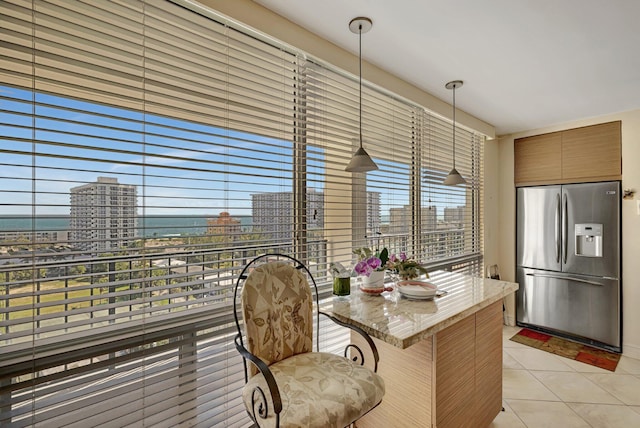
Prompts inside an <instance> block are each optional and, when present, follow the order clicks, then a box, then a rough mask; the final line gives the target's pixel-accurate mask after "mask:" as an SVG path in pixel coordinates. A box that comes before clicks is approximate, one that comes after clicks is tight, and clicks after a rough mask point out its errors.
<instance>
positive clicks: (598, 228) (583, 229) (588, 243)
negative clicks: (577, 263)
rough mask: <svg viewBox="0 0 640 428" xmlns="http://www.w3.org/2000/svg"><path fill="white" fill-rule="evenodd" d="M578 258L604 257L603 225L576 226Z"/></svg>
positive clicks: (583, 224)
mask: <svg viewBox="0 0 640 428" xmlns="http://www.w3.org/2000/svg"><path fill="white" fill-rule="evenodd" d="M575 231H576V256H583V257H602V224H598V223H581V224H576V229H575Z"/></svg>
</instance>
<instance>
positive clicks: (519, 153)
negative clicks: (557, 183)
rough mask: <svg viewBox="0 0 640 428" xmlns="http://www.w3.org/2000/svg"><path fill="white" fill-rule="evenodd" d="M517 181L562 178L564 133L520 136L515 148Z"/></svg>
mask: <svg viewBox="0 0 640 428" xmlns="http://www.w3.org/2000/svg"><path fill="white" fill-rule="evenodd" d="M514 169H515V171H514V172H515V181H516V184H518V183H531V182H539V181H541V180H560V179H561V178H562V135H561V134H560V133H559V132H554V133H552V134H543V135H535V136H533V137H526V138H519V139H517V140H516V141H515V148H514Z"/></svg>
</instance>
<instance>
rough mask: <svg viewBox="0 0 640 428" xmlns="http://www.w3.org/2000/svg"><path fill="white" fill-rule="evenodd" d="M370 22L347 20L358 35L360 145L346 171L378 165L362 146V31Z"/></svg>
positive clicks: (364, 169)
mask: <svg viewBox="0 0 640 428" xmlns="http://www.w3.org/2000/svg"><path fill="white" fill-rule="evenodd" d="M371 26H372V22H371V20H370V19H369V18H364V17H359V18H354V19H352V20H351V22H349V29H350V30H351V32H352V33H356V34H358V37H359V54H358V59H359V61H360V62H359V64H360V139H359V141H360V147H359V148H358V150H356V152H355V153H354V154H353V157H352V158H351V161H350V162H349V164H348V165H347V167H346V168H345V169H344V170H345V171H347V172H367V171H375V170H376V169H378V165H376V163H375V162H374V161H373V160H372V159H371V156H369V153H367V152H366V151H365V149H363V148H362V33H366V32H367V31H369V30H370V29H371Z"/></svg>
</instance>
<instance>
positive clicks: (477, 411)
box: [351, 301, 502, 428]
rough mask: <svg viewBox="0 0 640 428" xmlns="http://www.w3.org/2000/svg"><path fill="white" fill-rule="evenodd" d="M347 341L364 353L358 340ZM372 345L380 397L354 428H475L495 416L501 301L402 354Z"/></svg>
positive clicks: (498, 401)
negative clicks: (382, 385) (380, 383)
mask: <svg viewBox="0 0 640 428" xmlns="http://www.w3.org/2000/svg"><path fill="white" fill-rule="evenodd" d="M351 340H352V342H353V343H354V344H356V345H357V346H359V347H360V348H361V349H368V345H366V343H365V342H364V341H363V340H362V339H361V338H360V336H359V335H357V334H352V337H351ZM373 340H374V343H375V344H376V346H377V347H378V352H379V353H380V364H379V366H378V373H379V374H380V375H381V376H382V378H383V379H384V381H385V387H386V392H385V396H384V398H383V400H382V403H381V404H380V405H379V406H378V407H376V408H375V409H373V410H372V411H371V412H369V414H367V415H365V416H364V417H363V418H362V419H360V420H359V421H358V422H357V423H356V427H357V428H379V427H403V428H404V427H416V428H431V427H436V428H464V427H468V428H479V427H487V426H489V425H490V424H491V422H492V421H493V419H494V418H495V417H496V415H497V414H498V413H499V412H500V410H501V408H502V301H498V302H495V303H493V304H491V305H490V306H488V307H486V308H484V309H481V310H480V311H478V312H477V313H475V314H473V315H470V316H468V317H467V318H464V319H462V320H460V321H458V322H456V323H455V324H453V325H451V326H449V327H447V328H446V329H444V330H442V331H440V332H438V333H436V335H435V336H432V337H429V338H427V339H424V340H422V341H420V342H419V343H417V344H415V345H413V346H410V347H409V348H406V349H401V348H397V347H395V346H393V345H390V344H388V343H386V342H383V341H381V340H379V339H375V338H373ZM365 361H369V362H370V361H371V356H370V355H367V354H365ZM367 366H370V365H369V364H367Z"/></svg>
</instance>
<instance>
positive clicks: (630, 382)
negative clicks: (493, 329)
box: [491, 326, 640, 428]
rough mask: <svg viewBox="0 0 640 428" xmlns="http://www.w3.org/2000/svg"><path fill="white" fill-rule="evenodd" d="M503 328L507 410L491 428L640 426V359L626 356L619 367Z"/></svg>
mask: <svg viewBox="0 0 640 428" xmlns="http://www.w3.org/2000/svg"><path fill="white" fill-rule="evenodd" d="M519 330H520V328H519V327H506V326H505V327H504V329H503V345H504V348H503V355H504V360H503V361H504V364H503V380H502V388H503V393H502V398H503V403H504V408H505V411H504V412H501V413H500V414H499V415H498V416H497V417H496V419H495V420H494V421H493V423H492V424H491V428H524V427H527V428H554V427H559V428H574V427H576V428H582V427H585V428H633V427H640V360H636V359H633V358H629V357H626V356H624V355H623V356H622V358H621V359H620V363H618V367H617V368H616V371H615V373H614V372H610V371H608V370H603V369H599V368H597V367H593V366H590V365H588V364H583V363H580V362H577V361H573V360H569V359H567V358H563V357H559V356H557V355H553V354H549V353H547V352H544V351H539V350H537V349H533V348H530V347H528V346H525V345H522V344H520V343H516V342H512V341H510V340H509V338H511V336H513V335H514V334H516V333H517V332H518V331H519Z"/></svg>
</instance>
